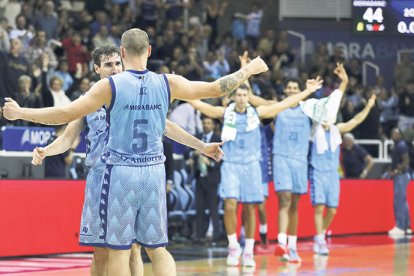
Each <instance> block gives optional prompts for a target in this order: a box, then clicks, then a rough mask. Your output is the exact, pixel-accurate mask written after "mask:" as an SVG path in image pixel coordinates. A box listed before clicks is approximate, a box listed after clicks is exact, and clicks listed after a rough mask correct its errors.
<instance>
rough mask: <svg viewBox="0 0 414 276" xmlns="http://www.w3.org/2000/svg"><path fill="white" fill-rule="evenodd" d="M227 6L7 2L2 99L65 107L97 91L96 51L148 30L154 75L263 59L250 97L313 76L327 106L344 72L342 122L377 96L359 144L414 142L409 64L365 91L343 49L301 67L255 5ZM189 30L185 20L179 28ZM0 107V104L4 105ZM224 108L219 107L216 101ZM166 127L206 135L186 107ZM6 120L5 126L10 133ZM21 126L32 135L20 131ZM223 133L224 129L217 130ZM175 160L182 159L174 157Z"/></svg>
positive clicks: (167, 1) (178, 0)
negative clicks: (224, 24)
mask: <svg viewBox="0 0 414 276" xmlns="http://www.w3.org/2000/svg"><path fill="white" fill-rule="evenodd" d="M228 4H229V1H228V0H223V1H219V0H205V1H202V0H106V1H99V0H88V1H85V2H82V1H61V0H54V1H50V0H49V1H46V0H22V1H19V0H2V1H0V98H1V99H2V100H3V98H4V97H12V98H14V99H16V100H17V102H18V103H19V104H20V105H21V106H24V107H36V108H37V107H48V106H61V105H66V104H68V103H69V102H71V101H73V100H75V99H76V98H78V97H79V96H80V95H81V94H82V93H84V92H86V91H87V90H88V89H89V87H90V86H91V85H92V84H93V83H94V82H95V81H97V79H98V77H97V75H96V74H95V73H94V72H93V66H92V63H91V51H92V50H93V49H94V48H95V47H97V46H100V45H103V44H106V43H113V44H116V45H119V43H120V36H121V34H122V33H123V32H124V31H125V30H127V29H129V28H131V27H138V28H141V29H144V30H145V31H146V32H147V33H148V35H149V39H150V44H151V45H152V54H151V57H150V62H149V69H150V70H154V71H157V72H161V73H171V72H174V73H175V74H179V75H183V76H184V77H186V78H188V79H190V80H215V79H217V78H219V77H221V76H223V75H225V74H228V73H229V72H233V71H235V70H237V69H238V68H239V67H240V62H239V55H241V54H242V53H243V52H244V51H245V50H248V51H249V54H250V56H251V57H255V56H257V55H260V56H261V57H263V58H264V59H265V61H266V62H267V64H268V65H269V68H270V70H269V71H268V72H266V73H263V74H260V75H259V76H255V77H252V78H251V79H250V83H251V87H252V91H253V93H255V94H256V95H259V96H261V97H263V98H266V99H275V100H281V99H282V98H284V97H285V95H284V93H283V85H284V81H285V80H286V79H287V78H298V79H299V80H300V81H301V82H302V83H304V82H305V81H306V80H307V79H308V78H314V77H316V76H317V75H319V76H321V77H322V78H323V79H324V86H323V88H322V89H320V90H319V91H317V92H316V93H315V97H318V98H320V97H325V96H328V95H329V94H330V93H331V92H332V91H333V90H334V89H335V88H336V87H337V86H338V82H339V80H338V79H337V78H336V77H335V75H334V74H333V69H334V67H335V66H336V64H337V63H338V62H343V63H344V64H345V66H346V70H347V72H348V74H349V77H350V80H349V85H348V88H347V91H346V93H345V97H344V98H343V101H342V104H341V107H340V112H339V116H338V121H339V122H340V121H347V120H349V119H350V118H352V117H353V116H354V115H355V114H356V113H358V112H359V111H360V110H361V109H362V108H363V107H364V105H365V103H366V100H367V99H368V98H369V97H370V95H371V94H373V93H375V94H377V96H378V97H377V103H376V106H375V107H374V109H373V110H372V111H371V112H370V114H369V116H368V118H367V119H366V120H365V121H364V122H363V123H362V124H361V125H360V126H359V127H358V128H356V129H355V130H354V131H353V134H354V136H355V138H356V139H388V138H389V137H390V136H389V135H390V130H391V129H392V128H393V127H394V126H397V125H398V126H399V127H400V129H401V130H402V131H403V132H404V135H405V139H406V140H408V141H412V140H413V137H414V128H413V126H414V78H413V75H414V74H413V73H414V66H413V63H412V60H411V55H409V54H406V55H403V56H402V60H401V62H400V64H396V65H395V70H394V74H395V78H394V83H393V85H392V87H386V86H385V84H384V81H383V78H382V77H381V76H378V78H377V81H376V83H375V85H373V86H364V85H363V84H362V69H361V61H360V60H358V59H351V60H345V59H344V55H343V53H342V52H341V49H340V48H334V49H328V47H327V46H326V45H325V44H323V43H320V44H319V45H317V47H316V48H315V52H314V53H313V54H312V55H311V58H310V60H309V61H308V62H307V63H306V64H305V66H304V67H303V66H300V65H299V62H298V57H297V51H296V49H294V48H292V47H291V45H290V44H289V41H288V35H287V33H286V32H285V31H283V30H278V31H276V30H271V29H268V30H263V28H261V21H262V19H263V17H264V15H265V13H266V10H265V9H263V7H261V6H260V5H259V4H258V3H255V2H252V4H251V7H249V9H250V12H248V13H244V14H243V13H240V12H236V13H232V14H229V13H228V12H226V10H227V8H228ZM226 16H227V17H229V16H230V17H231V20H232V27H231V31H230V32H228V33H222V32H220V31H219V28H218V22H219V20H220V19H221V18H222V17H226ZM184 17H185V18H186V19H187V20H183V18H184ZM2 100H0V101H2ZM211 103H214V104H222V103H221V102H219V101H211ZM170 119H171V120H173V121H175V122H177V123H178V124H180V125H181V126H182V127H183V128H185V129H186V130H187V131H188V132H190V133H191V134H197V133H201V119H200V117H199V114H198V113H197V112H195V111H194V109H193V108H192V107H191V106H189V105H188V104H185V103H184V104H181V103H179V102H178V103H173V104H172V106H171V113H170ZM11 124H12V123H11V122H8V121H6V120H4V119H1V120H0V126H2V125H11ZM13 124H15V125H23V126H25V125H31V123H27V122H23V121H17V122H14V123H13ZM217 129H220V127H217ZM174 152H175V153H181V152H180V149H179V148H178V149H177V147H175V148H174Z"/></svg>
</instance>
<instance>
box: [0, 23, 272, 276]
mask: <svg viewBox="0 0 414 276" xmlns="http://www.w3.org/2000/svg"><path fill="white" fill-rule="evenodd" d="M150 54H151V47H150V45H149V41H148V35H147V34H146V33H145V32H144V31H142V30H139V29H130V30H128V31H126V32H125V33H124V34H123V35H122V38H121V57H122V60H123V63H124V66H125V68H126V69H127V70H126V71H125V72H123V73H120V74H117V75H114V76H111V77H108V78H107V79H103V80H100V81H99V82H97V83H96V84H94V85H93V86H92V88H91V89H90V90H89V92H88V93H86V95H85V96H84V97H81V98H79V99H78V100H76V101H74V102H72V103H71V104H69V105H67V106H65V107H59V108H44V109H37V110H35V109H25V108H20V107H19V106H18V104H17V103H16V102H15V101H13V100H12V99H10V98H7V99H6V100H7V102H6V103H5V106H4V114H5V117H6V118H8V119H10V120H16V119H18V118H21V119H24V120H29V121H36V122H42V123H46V124H62V123H67V122H70V121H73V120H75V119H77V118H81V117H83V116H85V115H87V114H89V113H92V112H95V111H96V110H98V109H99V108H100V107H101V106H104V105H105V106H106V107H107V117H106V120H107V122H108V128H109V130H108V141H107V144H106V149H105V155H104V157H105V158H104V160H105V163H106V168H105V171H104V177H103V181H102V183H103V185H102V192H101V206H100V215H101V223H102V225H103V231H102V233H101V236H102V237H103V239H104V240H105V245H106V247H108V248H110V249H109V264H108V274H109V275H121V276H122V275H129V267H128V262H129V257H130V256H129V255H130V251H129V250H126V249H130V248H131V244H132V243H133V242H134V241H133V239H134V238H135V239H136V241H137V242H138V243H139V244H141V245H143V246H144V247H145V249H146V251H147V253H148V255H149V257H150V259H151V261H152V267H153V271H154V274H155V275H176V269H175V263H174V260H173V258H172V256H171V255H170V254H169V253H168V251H167V250H166V249H165V245H166V244H167V242H168V237H167V229H166V225H167V222H166V220H167V218H166V204H165V197H166V194H165V170H164V165H163V162H164V158H165V157H164V156H163V154H162V142H161V137H162V134H163V132H164V129H165V120H166V114H167V110H168V106H169V103H170V101H171V100H172V99H186V100H192V99H197V98H210V97H219V96H223V95H225V94H227V93H230V92H231V91H233V90H234V89H236V88H237V87H238V86H240V85H241V84H242V83H243V82H244V81H245V80H246V79H247V78H248V77H250V76H251V75H253V74H259V73H261V72H264V71H266V70H268V68H267V66H266V64H265V63H264V62H263V60H262V59H260V58H256V59H254V60H252V61H251V62H250V63H249V64H248V65H247V66H246V67H244V68H243V69H241V70H239V71H237V72H236V73H233V74H230V75H228V76H225V77H222V78H220V79H218V80H216V81H214V82H211V83H207V82H192V81H188V80H187V79H185V78H183V77H181V76H178V75H167V76H166V75H159V74H155V73H153V72H150V71H148V70H147V69H146V66H147V60H148V57H149V56H150ZM121 91H122V92H121ZM220 158H221V153H220V152H217V154H216V155H215V160H220ZM148 176H151V177H148Z"/></svg>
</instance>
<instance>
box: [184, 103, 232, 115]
mask: <svg viewBox="0 0 414 276" xmlns="http://www.w3.org/2000/svg"><path fill="white" fill-rule="evenodd" d="M188 103H190V104H191V105H192V106H193V107H194V108H195V109H197V110H198V111H200V112H201V113H203V114H204V115H206V116H208V117H210V118H213V119H221V118H223V116H224V111H225V110H226V109H225V108H224V107H222V106H214V105H211V104H208V103H205V102H202V101H200V100H194V101H189V102H188Z"/></svg>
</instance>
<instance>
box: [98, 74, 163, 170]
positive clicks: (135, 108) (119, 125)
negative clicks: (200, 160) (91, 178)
mask: <svg viewBox="0 0 414 276" xmlns="http://www.w3.org/2000/svg"><path fill="white" fill-rule="evenodd" d="M108 79H109V82H110V84H111V87H112V101H111V105H110V106H109V108H108V109H107V113H106V120H107V122H108V129H109V131H108V142H107V145H106V149H105V157H104V159H105V162H106V164H113V165H126V166H148V165H155V164H161V163H164V160H165V156H164V153H163V146H162V141H161V138H162V135H163V133H164V130H165V121H166V117H167V111H168V107H169V102H170V90H169V85H168V80H167V78H166V76H165V75H160V74H156V73H153V72H150V71H148V70H145V71H134V70H127V71H125V72H123V73H120V74H117V75H114V76H110V77H108Z"/></svg>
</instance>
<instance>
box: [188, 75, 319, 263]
mask: <svg viewBox="0 0 414 276" xmlns="http://www.w3.org/2000/svg"><path fill="white" fill-rule="evenodd" d="M321 84H322V82H321V81H320V80H319V79H317V80H309V81H308V83H307V89H306V90H305V91H303V92H302V93H299V94H297V95H294V96H292V97H288V98H286V99H285V100H284V101H282V102H276V103H274V104H272V105H268V106H259V107H257V108H256V109H254V108H253V107H251V106H250V105H249V104H248V101H249V87H248V86H246V85H241V86H240V87H239V88H238V89H236V91H235V94H234V101H235V103H233V104H230V105H229V106H228V107H227V108H225V107H222V106H212V105H210V104H207V103H204V102H202V101H199V100H197V101H191V102H190V103H191V104H192V105H193V107H194V108H196V109H198V110H199V111H201V112H202V113H203V114H205V115H207V116H209V117H211V118H216V119H218V118H223V116H224V122H223V130H222V137H221V138H222V140H223V141H225V143H224V145H223V151H224V154H225V158H224V159H223V160H224V162H223V164H222V166H221V183H220V187H219V190H220V196H221V197H222V198H223V199H224V225H225V228H226V232H227V238H228V241H229V247H228V251H229V253H228V256H227V265H229V266H237V265H238V264H239V257H240V256H241V254H242V249H241V247H240V244H239V243H238V241H237V237H236V225H237V214H236V210H237V203H238V202H241V203H242V204H243V212H244V223H245V225H244V229H245V235H246V245H245V248H244V252H243V257H242V264H243V266H247V267H254V266H255V265H256V263H255V260H254V256H253V246H254V229H255V226H256V223H255V219H256V218H255V217H256V216H255V205H257V204H258V203H261V202H263V190H262V175H261V167H260V155H261V153H260V148H261V134H260V128H259V126H260V118H273V117H274V116H276V114H277V113H279V112H281V111H282V110H284V109H286V108H289V107H290V106H293V105H295V104H297V103H298V102H299V101H301V100H303V99H304V98H306V97H308V96H309V95H310V94H312V93H313V92H314V91H316V90H317V89H318V88H320V87H321Z"/></svg>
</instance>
